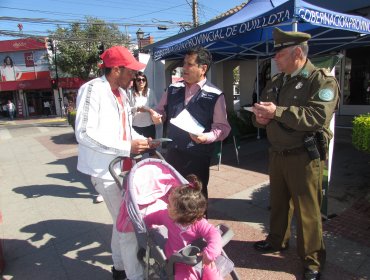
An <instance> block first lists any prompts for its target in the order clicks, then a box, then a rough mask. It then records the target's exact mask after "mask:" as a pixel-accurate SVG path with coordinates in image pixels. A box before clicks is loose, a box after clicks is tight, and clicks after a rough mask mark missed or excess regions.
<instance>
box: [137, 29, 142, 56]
mask: <svg viewBox="0 0 370 280" xmlns="http://www.w3.org/2000/svg"><path fill="white" fill-rule="evenodd" d="M136 38H137V43H138V47H139V52H141V40H142V39H143V38H144V31H143V30H141V28H139V29H138V30H137V31H136Z"/></svg>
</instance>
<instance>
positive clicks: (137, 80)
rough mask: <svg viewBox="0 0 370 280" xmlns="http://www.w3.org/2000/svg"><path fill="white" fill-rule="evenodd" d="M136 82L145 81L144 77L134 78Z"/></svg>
mask: <svg viewBox="0 0 370 280" xmlns="http://www.w3.org/2000/svg"><path fill="white" fill-rule="evenodd" d="M136 82H146V80H145V79H144V78H136Z"/></svg>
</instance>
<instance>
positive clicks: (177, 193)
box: [170, 174, 207, 225]
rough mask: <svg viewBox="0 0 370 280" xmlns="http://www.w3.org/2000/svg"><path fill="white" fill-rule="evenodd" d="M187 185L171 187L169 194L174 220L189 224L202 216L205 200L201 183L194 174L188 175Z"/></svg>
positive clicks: (205, 206) (204, 210)
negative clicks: (173, 210)
mask: <svg viewBox="0 0 370 280" xmlns="http://www.w3.org/2000/svg"><path fill="white" fill-rule="evenodd" d="M186 179H187V180H188V181H189V184H188V185H182V186H180V187H177V188H173V190H172V191H171V194H170V200H171V203H172V205H173V207H174V209H175V211H176V214H177V215H176V216H177V218H176V222H177V223H179V224H183V225H189V224H192V223H194V222H195V221H197V220H200V219H202V218H203V217H204V213H205V212H206V210H207V200H206V198H205V197H204V195H203V194H202V183H201V181H200V180H199V179H198V177H197V176H196V175H193V174H191V175H188V176H187V177H186Z"/></svg>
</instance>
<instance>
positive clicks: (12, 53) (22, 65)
mask: <svg viewBox="0 0 370 280" xmlns="http://www.w3.org/2000/svg"><path fill="white" fill-rule="evenodd" d="M0 62H1V66H0V71H1V78H0V116H1V117H6V116H7V110H6V104H7V103H8V100H11V101H12V102H13V103H14V104H15V106H16V117H17V118H28V117H33V116H43V115H50V114H51V115H60V116H63V115H64V114H65V112H66V106H67V105H68V99H67V97H68V98H69V99H73V97H72V98H71V96H74V95H75V94H76V92H77V89H78V88H79V87H80V85H81V84H82V83H83V81H81V80H80V79H76V78H61V79H59V81H58V87H57V88H52V84H51V80H52V78H53V76H54V74H53V73H51V72H50V61H49V59H48V55H47V47H46V44H45V38H41V39H33V38H24V39H18V40H7V41H0Z"/></svg>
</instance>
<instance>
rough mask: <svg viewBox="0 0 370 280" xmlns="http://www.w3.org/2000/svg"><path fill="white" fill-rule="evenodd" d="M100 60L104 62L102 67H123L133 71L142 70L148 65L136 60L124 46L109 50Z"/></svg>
mask: <svg viewBox="0 0 370 280" xmlns="http://www.w3.org/2000/svg"><path fill="white" fill-rule="evenodd" d="M100 58H101V59H102V60H103V65H102V67H106V68H112V67H114V66H123V67H125V68H128V69H132V70H136V71H139V70H142V69H144V68H145V66H146V64H144V63H141V62H139V61H137V60H136V59H135V57H134V56H133V55H132V54H131V52H130V51H129V50H128V49H126V48H125V47H122V46H114V47H111V48H109V49H107V50H106V51H105V52H104V53H103V54H102V55H101V56H100Z"/></svg>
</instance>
